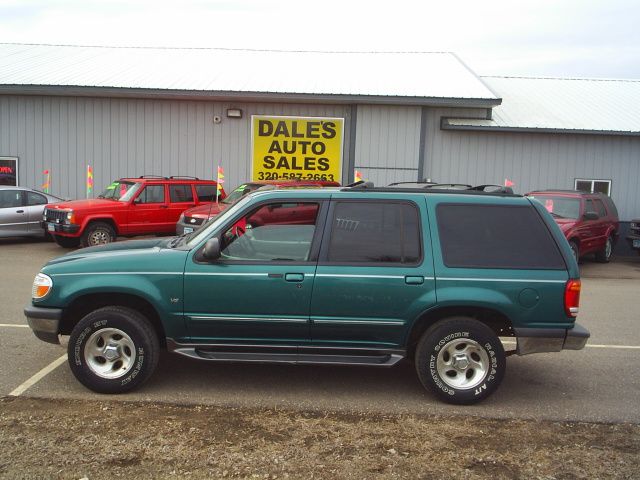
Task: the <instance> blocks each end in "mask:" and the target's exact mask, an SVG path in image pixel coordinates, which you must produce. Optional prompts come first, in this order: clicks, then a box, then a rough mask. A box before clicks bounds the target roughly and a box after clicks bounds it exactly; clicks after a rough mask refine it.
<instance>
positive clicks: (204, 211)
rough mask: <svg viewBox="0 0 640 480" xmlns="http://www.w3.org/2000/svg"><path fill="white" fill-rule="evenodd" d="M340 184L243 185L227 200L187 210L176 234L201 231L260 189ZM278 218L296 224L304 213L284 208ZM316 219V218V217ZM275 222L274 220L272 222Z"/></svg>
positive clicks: (282, 182)
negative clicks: (208, 221) (204, 224)
mask: <svg viewBox="0 0 640 480" xmlns="http://www.w3.org/2000/svg"><path fill="white" fill-rule="evenodd" d="M339 186H340V184H339V183H338V182H330V181H325V180H272V181H269V180H264V181H263V180H261V181H258V182H248V183H243V184H242V185H239V186H238V187H236V188H235V189H234V190H233V191H232V192H231V193H230V194H229V196H228V197H227V198H225V199H224V200H221V201H219V202H218V203H213V204H210V205H202V206H199V207H195V208H190V209H189V210H186V211H185V212H184V213H183V214H182V215H181V216H180V218H179V219H178V223H176V234H177V235H183V234H185V233H191V232H193V231H194V230H199V229H200V228H201V227H202V224H203V223H204V222H206V221H207V220H209V219H211V218H213V217H215V216H216V215H218V214H219V213H220V212H221V211H223V210H224V209H226V208H227V207H229V206H230V205H233V204H234V203H235V202H237V201H238V200H240V198H242V197H243V196H245V195H246V194H247V193H251V192H253V191H255V190H258V189H259V188H323V187H339ZM273 216H277V217H278V218H279V219H280V222H281V223H296V222H295V220H301V218H302V217H301V216H304V212H303V211H302V210H300V209H299V208H282V209H279V210H278V212H277V215H276V213H275V212H274V213H273V215H271V217H273ZM314 218H315V216H314ZM271 221H272V222H274V220H273V218H272V220H271Z"/></svg>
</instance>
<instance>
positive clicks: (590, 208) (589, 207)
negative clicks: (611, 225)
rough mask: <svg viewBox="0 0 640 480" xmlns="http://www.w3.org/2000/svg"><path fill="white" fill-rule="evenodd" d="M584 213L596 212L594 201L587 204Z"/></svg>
mask: <svg viewBox="0 0 640 480" xmlns="http://www.w3.org/2000/svg"><path fill="white" fill-rule="evenodd" d="M584 212H585V213H587V212H596V213H598V212H597V211H596V207H595V206H594V205H593V200H588V199H587V201H586V202H585V207H584Z"/></svg>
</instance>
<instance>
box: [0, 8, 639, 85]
mask: <svg viewBox="0 0 640 480" xmlns="http://www.w3.org/2000/svg"><path fill="white" fill-rule="evenodd" d="M0 42H2V43H45V44H63V45H105V46H159V47H213V48H248V49H272V50H320V51H412V52H435V51H448V52H454V53H456V54H457V55H458V56H459V57H460V58H461V59H462V60H463V61H464V62H465V63H466V64H467V65H468V66H469V67H470V68H471V69H472V70H473V71H475V72H476V73H477V74H479V75H503V76H510V75H511V76H543V77H544V76H546V77H581V78H584V77H594V78H632V79H640V1H639V0H602V1H595V0H553V1H551V0H522V1H520V0H496V1H491V0H485V1H484V2H479V1H467V0H456V1H446V0H444V1H442V0H441V1H439V2H432V1H429V0H424V1H409V0H387V1H385V2H381V1H377V0H369V1H360V0H315V1H313V0H311V1H310V0H306V1H305V0H269V1H267V0H183V1H166V0H154V1H150V0H128V1H123V0H105V1H102V2H96V1H93V0H70V1H60V0H0Z"/></svg>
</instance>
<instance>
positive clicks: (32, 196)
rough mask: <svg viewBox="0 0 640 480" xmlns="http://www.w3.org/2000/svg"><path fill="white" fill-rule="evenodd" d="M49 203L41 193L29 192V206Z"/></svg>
mask: <svg viewBox="0 0 640 480" xmlns="http://www.w3.org/2000/svg"><path fill="white" fill-rule="evenodd" d="M47 203H49V202H48V201H47V197H45V196H44V195H40V194H39V193H34V192H27V205H29V206H32V205H45V204H47Z"/></svg>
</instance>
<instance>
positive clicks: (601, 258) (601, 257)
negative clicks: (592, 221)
mask: <svg viewBox="0 0 640 480" xmlns="http://www.w3.org/2000/svg"><path fill="white" fill-rule="evenodd" d="M612 252H613V239H612V238H611V237H607V241H606V243H605V245H604V248H603V249H602V250H600V251H599V252H596V261H597V262H600V263H609V262H610V261H611V253H612Z"/></svg>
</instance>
